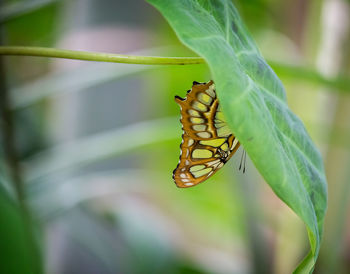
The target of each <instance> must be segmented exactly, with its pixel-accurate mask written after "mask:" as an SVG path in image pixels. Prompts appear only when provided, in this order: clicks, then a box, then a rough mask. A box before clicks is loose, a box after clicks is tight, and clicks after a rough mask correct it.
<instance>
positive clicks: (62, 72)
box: [0, 0, 350, 274]
mask: <svg viewBox="0 0 350 274" xmlns="http://www.w3.org/2000/svg"><path fill="white" fill-rule="evenodd" d="M234 3H235V4H236V6H237V8H238V10H239V12H240V13H241V16H242V18H243V21H244V22H245V23H246V24H247V26H248V28H249V30H250V32H251V33H252V35H253V37H254V39H255V40H256V42H257V44H258V46H259V48H260V50H261V51H262V53H263V56H264V57H265V58H266V59H267V60H268V62H269V63H270V64H271V65H272V66H273V68H274V69H275V71H276V73H277V74H278V76H279V77H280V78H281V80H282V82H283V84H284V85H285V88H286V91H287V98H288V103H289V105H290V107H291V109H292V110H293V111H294V112H295V113H296V114H297V115H298V116H299V117H300V118H301V119H302V120H303V121H304V123H305V125H306V127H307V129H308V131H309V133H310V135H311V137H312V139H313V140H314V141H315V143H316V145H317V146H318V147H319V148H320V150H321V152H322V155H323V158H324V162H325V166H326V174H327V178H328V184H329V185H328V186H329V207H328V213H327V217H326V223H325V234H324V239H323V245H322V248H321V252H320V257H319V261H318V263H317V266H316V269H315V273H320V274H321V273H322V274H323V273H344V274H345V273H350V214H349V212H350V211H349V208H350V206H349V197H350V180H349V178H350V171H349V170H350V169H349V167H350V119H349V117H350V97H349V92H350V85H349V86H348V85H347V84H348V83H349V80H347V78H346V77H349V68H350V50H349V49H350V39H349V37H350V35H349V34H350V30H349V29H350V28H349V25H350V1H347V0H286V1H278V0H240V1H234ZM0 23H1V42H2V44H3V45H23V46H46V47H57V48H65V49H72V50H86V51H99V52H110V53H123V54H136V55H162V56H194V54H193V53H191V52H190V51H188V50H187V49H186V48H185V47H183V46H181V44H180V43H179V41H178V40H177V38H176V36H175V35H174V33H173V32H172V30H171V29H170V27H169V25H168V24H167V23H166V21H165V20H164V19H163V18H162V17H161V15H160V14H159V13H158V12H157V11H156V10H155V9H154V8H153V7H151V6H150V5H149V4H147V3H146V2H144V1H141V0H133V1H121V0H119V1H113V0H102V1H97V0H71V1H68V0H60V1H58V0H26V1H25V0H7V1H2V2H0ZM1 66H2V67H1V68H2V75H1V78H0V79H1V80H0V81H1V83H0V84H1V85H0V89H1V90H2V93H1V95H2V96H5V95H7V96H8V98H7V100H5V99H6V98H4V97H2V98H0V100H1V101H2V105H3V107H4V109H5V110H6V108H7V109H10V110H9V111H4V112H3V113H2V114H1V115H2V118H3V119H2V120H1V124H0V125H1V134H0V138H1V139H0V141H1V143H2V145H1V150H0V157H1V158H0V161H1V164H0V258H1V259H0V273H40V272H42V273H53V274H56V273H57V274H58V273H72V274H73V273H290V272H292V271H293V269H294V268H295V267H296V265H297V264H298V262H300V260H301V259H302V258H303V256H304V255H305V254H306V253H307V251H308V249H309V247H308V240H307V235H306V231H305V228H304V225H303V223H302V222H301V221H300V220H299V219H298V218H297V217H296V215H295V214H294V213H293V212H292V211H291V210H290V209H289V208H288V207H287V206H286V205H284V204H283V203H282V202H281V201H280V200H279V199H278V198H277V197H276V196H275V195H274V193H273V192H272V191H271V190H270V189H269V187H268V186H267V184H266V183H265V182H264V180H263V179H262V178H261V176H260V175H259V174H258V172H257V171H256V169H255V168H254V166H253V164H252V163H251V162H250V161H249V158H248V160H247V172H246V173H245V174H242V172H240V171H239V170H238V166H239V161H240V155H241V149H240V150H239V151H238V152H237V155H235V156H234V157H233V158H232V160H231V161H230V162H228V163H227V164H226V166H225V167H224V168H223V169H222V170H221V171H220V172H218V173H217V175H215V176H214V177H212V178H211V179H209V180H208V181H207V182H205V183H203V184H201V185H199V186H197V187H194V188H189V189H178V188H176V186H175V184H174V182H173V181H172V170H173V169H174V168H175V167H176V165H177V162H178V159H179V153H180V151H179V145H180V142H181V125H180V122H179V118H180V115H179V108H178V106H177V105H176V104H175V102H174V96H175V95H179V96H184V95H185V94H186V91H187V90H188V89H190V88H191V85H192V81H194V80H196V81H199V82H206V81H208V80H210V72H209V71H208V68H207V67H206V65H188V66H141V65H126V64H108V63H94V62H82V61H72V60H59V59H49V58H36V57H23V56H22V57H4V58H3V59H2V64H1ZM302 68H303V69H302ZM340 77H341V78H340ZM339 87H340V88H339ZM4 102H5V103H4ZM6 102H7V105H6ZM11 121H12V122H11ZM8 123H10V126H8ZM11 124H12V126H11ZM11 134H12V135H13V136H11ZM8 140H12V141H13V142H12V144H11V141H10V142H9V141H8ZM11 148H13V149H11ZM266 160H267V161H268V155H266ZM21 189H22V191H23V194H22V195H20V198H21V199H22V201H21V202H18V198H17V194H16V192H18V190H20V191H21Z"/></svg>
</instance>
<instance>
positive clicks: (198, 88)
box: [173, 81, 240, 188]
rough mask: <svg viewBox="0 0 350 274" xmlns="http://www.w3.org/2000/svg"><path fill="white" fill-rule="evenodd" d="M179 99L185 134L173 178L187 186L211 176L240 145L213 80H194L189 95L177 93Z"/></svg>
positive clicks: (179, 184) (176, 99)
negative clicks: (222, 109)
mask: <svg viewBox="0 0 350 274" xmlns="http://www.w3.org/2000/svg"><path fill="white" fill-rule="evenodd" d="M175 102H176V103H178V104H179V105H180V109H181V120H180V121H181V123H182V129H183V134H182V142H181V145H180V149H181V150H180V160H179V163H178V165H177V167H176V168H175V170H174V172H173V179H174V181H175V183H176V185H177V186H178V187H181V188H185V187H191V186H195V185H197V184H199V183H201V182H203V181H205V180H206V179H208V178H209V177H211V176H212V175H213V174H214V173H215V172H216V171H217V170H219V169H220V168H222V167H223V165H224V164H225V163H226V162H227V161H228V160H229V159H230V158H231V157H232V155H233V154H234V153H235V152H236V151H237V149H238V147H239V146H240V144H239V142H238V140H237V139H236V137H235V136H234V135H233V134H232V132H231V131H230V129H229V128H228V126H227V124H226V122H225V119H224V116H223V113H222V112H221V110H220V105H219V101H218V99H217V97H216V92H215V85H214V82H213V81H209V82H208V83H198V82H193V86H192V89H191V90H189V91H187V96H186V98H181V97H179V96H175Z"/></svg>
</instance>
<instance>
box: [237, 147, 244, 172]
mask: <svg viewBox="0 0 350 274" xmlns="http://www.w3.org/2000/svg"><path fill="white" fill-rule="evenodd" d="M244 152H245V150H244V149H243V151H242V154H241V162H240V164H239V168H238V170H241V169H242V163H243V158H244V157H243V156H244Z"/></svg>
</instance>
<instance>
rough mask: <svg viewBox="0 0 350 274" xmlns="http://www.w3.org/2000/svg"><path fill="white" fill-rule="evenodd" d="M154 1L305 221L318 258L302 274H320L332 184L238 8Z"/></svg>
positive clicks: (189, 0) (262, 166) (218, 1)
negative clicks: (315, 272)
mask: <svg viewBox="0 0 350 274" xmlns="http://www.w3.org/2000/svg"><path fill="white" fill-rule="evenodd" d="M148 1H149V2H150V3H151V4H153V5H154V6H155V7H156V8H157V9H158V10H159V11H160V12H161V13H162V15H163V16H164V17H165V18H166V19H167V20H168V22H169V23H170V25H171V27H172V28H173V29H174V30H175V32H176V34H177V35H178V37H179V39H180V40H181V41H182V43H184V44H185V45H186V46H188V47H189V48H191V49H192V50H194V51H195V52H196V53H198V54H199V55H200V56H202V57H203V58H205V60H206V61H207V63H208V65H209V67H210V69H211V72H212V76H213V80H214V82H215V85H216V90H217V94H218V98H219V100H220V103H221V105H222V108H223V112H224V115H225V117H226V120H227V123H228V124H229V126H230V127H231V129H232V131H233V132H234V134H235V135H236V136H237V138H238V139H239V140H240V142H241V144H242V145H243V147H244V149H245V150H246V151H247V153H248V154H249V156H250V158H251V159H252V161H253V162H254V164H255V166H256V168H257V169H258V170H259V172H260V173H261V175H262V176H263V177H264V179H265V180H266V182H267V183H268V184H269V185H270V186H271V188H272V189H273V190H274V192H275V193H276V194H277V195H278V197H280V198H281V199H282V200H283V201H284V202H285V203H286V204H287V205H288V206H289V207H290V208H291V209H292V210H293V211H294V212H295V213H296V214H297V215H298V216H299V217H300V218H301V219H302V220H303V221H304V223H305V225H306V228H307V231H308V236H309V241H310V246H311V251H310V252H311V253H310V254H311V255H308V256H307V257H306V258H305V259H304V261H303V262H302V263H301V264H300V265H299V267H298V268H297V269H296V270H295V272H296V273H304V272H305V273H308V272H312V271H313V268H314V265H315V262H316V259H317V256H318V252H319V248H320V242H321V237H322V227H323V221H324V215H325V210H326V207H327V184H326V178H325V174H324V168H323V163H322V158H321V156H320V153H319V152H318V150H317V149H316V148H315V146H314V144H313V143H312V141H311V139H310V137H309V135H308V133H307V132H306V130H305V128H304V126H303V124H302V122H301V121H300V120H299V118H298V117H297V116H296V115H295V114H293V113H292V112H291V110H290V109H289V108H288V106H287V104H286V95H285V90H284V88H283V86H282V84H281V82H280V80H279V79H278V77H277V76H276V75H275V73H274V72H273V71H272V69H271V68H270V67H269V66H268V65H267V64H266V62H265V60H264V59H263V57H262V56H261V55H260V52H259V50H258V48H257V46H256V45H255V42H254V41H253V40H252V38H251V37H250V35H249V33H248V32H247V30H246V29H245V27H244V25H243V23H242V21H241V19H240V17H239V15H238V13H237V11H236V9H235V7H234V6H233V4H232V3H231V1H229V0H211V1H210V0H207V1H204V0H203V1H200V0H197V1H195V0H178V1H170V0H169V1H164V0H148ZM193 80H195V79H193Z"/></svg>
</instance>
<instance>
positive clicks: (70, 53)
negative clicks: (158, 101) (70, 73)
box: [0, 46, 205, 65]
mask: <svg viewBox="0 0 350 274" xmlns="http://www.w3.org/2000/svg"><path fill="white" fill-rule="evenodd" d="M0 55H25V56H40V57H54V58H65V59H75V60H85V61H99V62H112V63H125V64H141V65H193V64H203V63H204V62H205V61H204V59H203V58H201V57H158V56H135V55H123V54H111V53H99V52H87V51H76V50H66V49H55V48H42V47H15V46H8V47H5V46H2V47H0Z"/></svg>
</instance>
